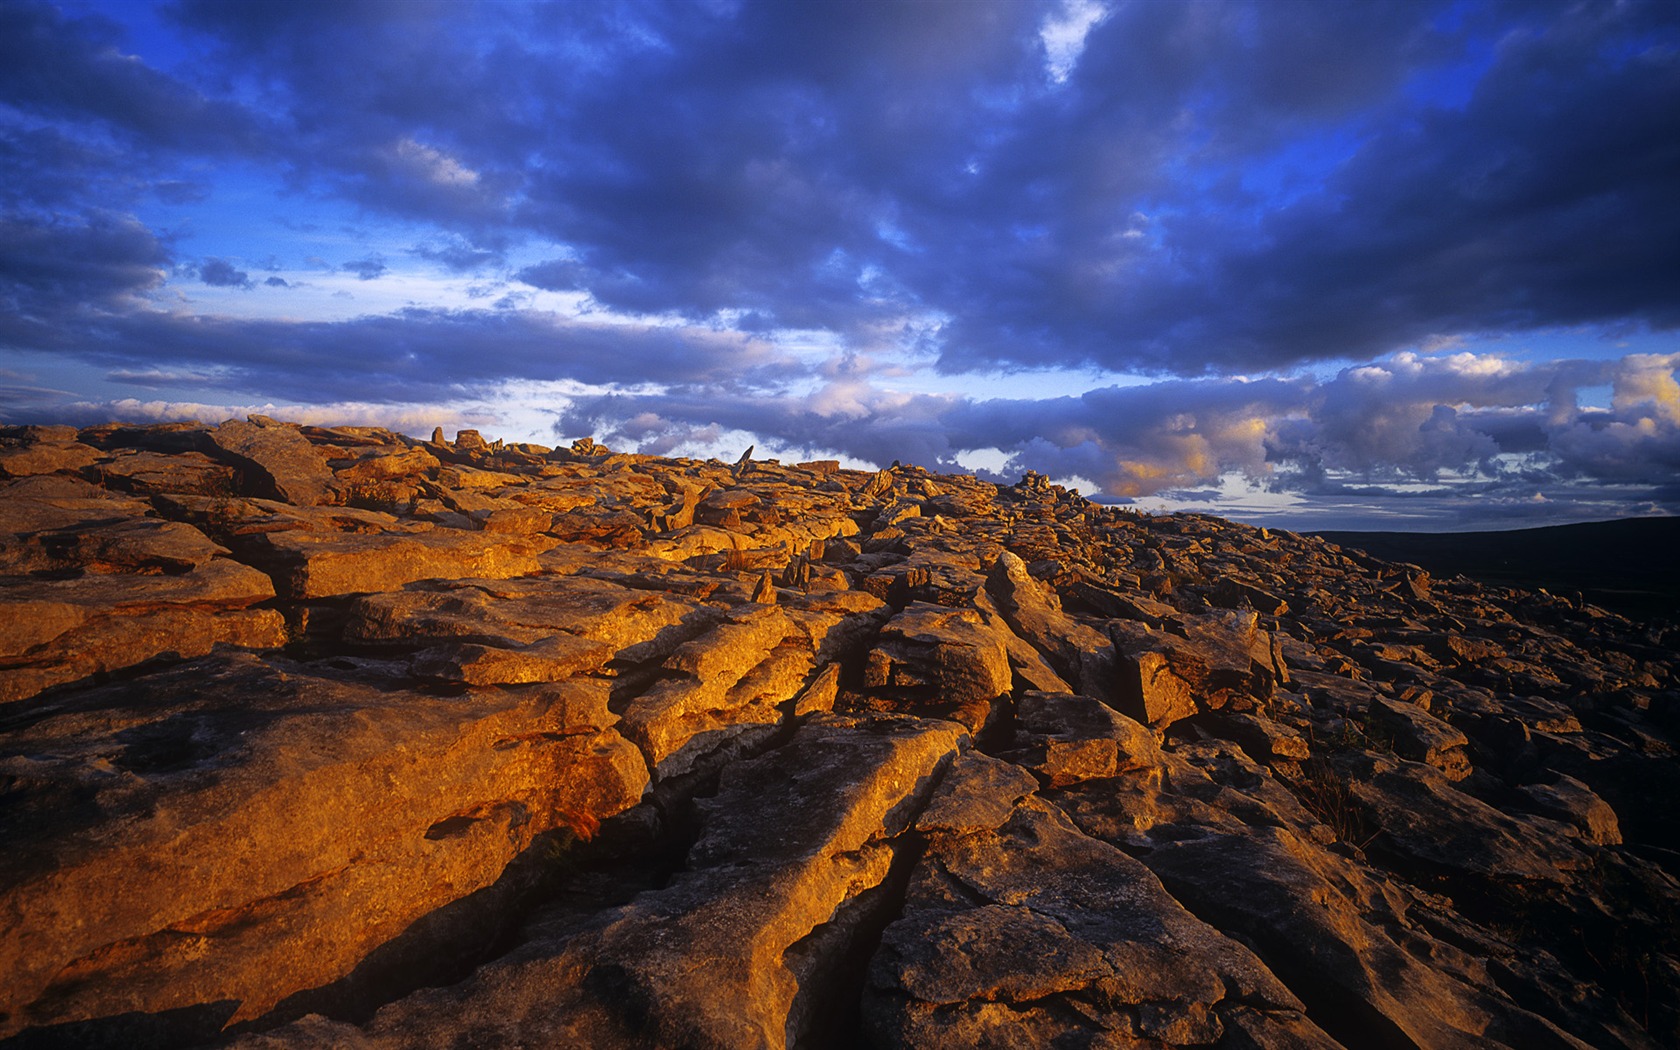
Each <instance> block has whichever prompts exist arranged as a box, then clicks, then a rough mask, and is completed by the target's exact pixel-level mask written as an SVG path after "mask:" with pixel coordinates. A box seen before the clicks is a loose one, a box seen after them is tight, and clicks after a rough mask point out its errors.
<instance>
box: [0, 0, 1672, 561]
mask: <svg viewBox="0 0 1680 1050" xmlns="http://www.w3.org/2000/svg"><path fill="white" fill-rule="evenodd" d="M1676 186H1680V7H1676V5H1674V4H1673V3H1664V2H1658V3H1641V2H1604V3H1581V4H1566V3H1545V4H1522V3H1461V2H1460V3H1429V2H1407V3H1398V4H1384V3H1377V2H1361V3H1333V2H1329V0H1316V2H1289V0H1270V2H1261V3H1237V2H1233V3H1215V2H1201V3H1173V2H1164V0H1152V2H1135V0H1134V2H1123V0H1075V2H1072V3H1067V2H1063V0H1054V2H1051V3H1044V4H1038V3H1028V2H1020V0H1011V2H1003V3H988V2H985V0H919V2H917V0H911V2H906V3H869V2H864V3H858V2H852V3H828V2H810V3H798V4H794V3H781V2H777V3H749V2H735V0H718V2H700V0H696V2H684V3H671V2H660V3H648V4H640V3H610V2H605V0H603V2H594V3H562V4H520V3H513V2H504V3H493V4H469V3H460V2H428V0H414V2H407V3H378V2H361V3H347V2H342V0H339V2H332V3H309V2H301V0H274V2H245V3H210V2H194V0H188V2H179V3H161V4H154V5H145V4H140V3H94V2H81V0H63V2H60V3H56V4H54V3H39V2H34V0H0V418H3V419H5V420H7V421H13V422H24V421H31V422H34V421H60V420H62V421H69V422H76V423H91V422H96V421H103V420H107V419H122V420H153V419H158V420H161V419H177V418H198V419H205V420H208V421H216V420H220V419H224V418H229V417H235V416H240V415H243V414H246V413H249V412H253V411H260V412H264V413H267V414H272V415H279V416H283V417H287V418H293V419H300V420H307V421H313V422H345V423H365V424H378V425H387V426H391V427H394V428H396V429H400V430H404V431H407V432H410V433H419V434H426V433H429V432H430V431H431V428H432V427H433V426H434V425H442V426H444V427H445V428H446V429H452V428H455V427H465V426H473V427H478V428H480V429H482V430H484V431H485V432H486V433H488V434H491V435H493V436H500V437H504V438H507V439H509V440H531V441H537V442H539V443H543V444H549V445H553V444H560V443H563V442H566V441H569V440H571V439H572V438H575V437H580V436H584V435H592V436H594V437H595V438H596V439H597V440H601V441H604V442H605V443H607V444H609V445H611V446H613V447H617V448H625V449H639V450H642V451H648V452H657V453H666V454H678V455H699V456H707V455H721V456H726V457H728V458H730V459H733V458H734V457H735V456H736V455H738V453H739V451H740V449H741V448H743V447H744V446H745V445H746V444H747V443H749V442H750V443H755V444H756V445H757V447H758V450H759V454H760V455H781V456H784V457H788V458H809V457H818V456H824V457H826V456H839V457H841V458H843V459H844V460H846V461H847V462H849V463H852V464H855V465H865V464H883V465H884V464H885V463H888V462H891V461H892V460H894V459H898V460H902V461H905V462H914V463H921V464H924V465H926V466H928V467H931V468H935V469H946V470H972V471H975V472H978V473H981V474H982V475H984V476H994V477H998V478H1000V479H1012V478H1013V477H1014V476H1016V475H1018V474H1019V473H1020V472H1021V471H1023V470H1027V469H1034V470H1038V471H1041V472H1044V473H1047V474H1050V475H1051V476H1053V477H1055V478H1057V479H1059V480H1063V481H1065V482H1067V483H1069V484H1073V485H1077V486H1079V487H1080V488H1081V489H1082V490H1083V491H1085V492H1086V493H1087V494H1091V495H1094V496H1097V497H1098V498H1102V499H1107V500H1114V501H1122V502H1126V501H1130V502H1133V503H1134V504H1135V505H1139V506H1143V507H1146V508H1151V509H1155V508H1187V509H1197V510H1205V511H1210V512H1213V513H1222V514H1228V515H1230V516H1233V517H1238V518H1242V519H1245V520H1251V521H1258V522H1264V523H1268V524H1280V525H1286V526H1291V527H1323V528H1330V527H1377V528H1404V529H1453V528H1468V527H1502V526H1516V525H1527V524H1549V523H1555V522H1560V521H1570V520H1587V519H1598V518H1607V517H1616V516H1623V515H1636V514H1670V513H1674V512H1676V510H1680V384H1677V382H1676V371H1677V369H1680V337H1677V335H1676V325H1677V324H1680V192H1677V191H1676V189H1675V187H1676Z"/></svg>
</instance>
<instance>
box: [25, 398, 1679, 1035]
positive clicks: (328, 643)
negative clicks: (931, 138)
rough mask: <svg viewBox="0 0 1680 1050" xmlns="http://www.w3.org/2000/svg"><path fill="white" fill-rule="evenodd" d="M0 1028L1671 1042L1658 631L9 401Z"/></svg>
mask: <svg viewBox="0 0 1680 1050" xmlns="http://www.w3.org/2000/svg"><path fill="white" fill-rule="evenodd" d="M0 606H3V611H0V836H3V840H4V841H5V842H6V843H7V849H6V850H4V851H3V852H0V977H3V978H4V979H3V980H0V1045H3V1046H18V1047H23V1046H125V1047H144V1046H158V1047H164V1046H169V1047H174V1046H189V1045H233V1046H238V1047H241V1048H245V1050H256V1048H272V1050H279V1048H301V1047H370V1048H371V1047H381V1048H383V1047H425V1046H436V1047H440V1048H442V1047H476V1046H485V1047H488V1046H509V1047H517V1046H530V1047H537V1046H554V1045H580V1046H584V1045H586V1046H591V1047H619V1046H622V1047H643V1046H692V1047H785V1046H795V1047H821V1046H854V1045H871V1046H911V1047H942V1046H950V1047H972V1046H995V1047H1006V1046H1046V1045H1055V1046H1064V1045H1065V1046H1093V1047H1132V1046H1137V1047H1162V1046H1220V1047H1267V1048H1271V1047H1333V1046H1337V1045H1343V1046H1348V1047H1391V1046H1392V1047H1411V1046H1419V1047H1471V1046H1476V1047H1485V1046H1509V1047H1522V1048H1529V1047H1554V1046H1555V1047H1582V1046H1594V1047H1607V1046H1634V1047H1658V1046H1672V1045H1680V1007H1677V1005H1676V1004H1677V1002H1680V1000H1677V997H1676V995H1675V991H1676V989H1680V881H1677V879H1680V811H1676V810H1675V809H1673V808H1671V807H1670V805H1669V802H1671V801H1672V800H1673V799H1675V798H1680V764H1677V762H1676V759H1675V754H1674V745H1675V741H1676V739H1677V735H1680V659H1677V656H1676V644H1675V643H1676V634H1675V633H1674V632H1673V631H1668V632H1667V633H1664V631H1663V630H1662V629H1659V628H1654V627H1648V626H1644V625H1639V624H1635V623H1632V622H1630V621H1627V620H1625V619H1622V618H1620V617H1618V616H1614V615H1610V614H1607V613H1605V612H1603V611H1602V610H1599V609H1597V608H1594V607H1592V606H1590V605H1585V604H1583V603H1581V602H1579V601H1573V600H1570V599H1567V598H1560V597H1556V596H1552V595H1547V594H1545V593H1544V592H1541V593H1525V592H1520V591H1511V590H1504V589H1499V588H1492V587H1484V586H1480V585H1478V584H1475V583H1472V582H1470V581H1468V580H1466V579H1463V578H1454V579H1450V580H1434V579H1431V578H1429V576H1428V575H1427V574H1425V573H1424V572H1422V571H1421V570H1419V569H1417V568H1416V567H1415V566H1407V565H1402V564H1391V563H1387V562H1382V561H1378V560H1376V559H1373V558H1370V557H1367V556H1365V555H1363V554H1361V553H1360V552H1358V551H1355V550H1344V549H1341V548H1338V547H1336V546H1334V545H1332V544H1329V543H1326V542H1324V541H1322V540H1318V539H1314V538H1309V537H1301V536H1296V535H1293V534H1289V533H1282V532H1267V531H1265V530H1260V529H1253V528H1248V527H1245V526H1240V525H1235V524H1232V523H1230V522H1225V521H1221V520H1218V519H1214V518H1209V517H1201V516H1195V515H1173V516H1159V517H1148V516H1138V515H1133V514H1129V513H1125V512H1122V511H1118V510H1116V509H1114V508H1106V507H1101V506H1098V505H1095V504H1092V503H1090V502H1088V501H1086V500H1084V499H1082V498H1080V497H1079V496H1078V494H1077V493H1074V492H1069V491H1067V490H1065V489H1062V488H1060V487H1058V486H1055V485H1051V484H1049V483H1048V482H1047V481H1046V480H1045V479H1043V478H1041V477H1037V476H1035V475H1028V476H1027V478H1025V479H1024V480H1023V481H1022V482H1021V483H1020V484H1018V485H1015V486H1013V487H1006V488H999V487H997V486H994V485H991V484H988V483H985V482H981V481H978V480H976V479H974V478H972V477H966V476H949V475H936V474H931V473H928V472H926V471H923V470H921V469H918V468H914V467H900V468H895V469H893V470H887V471H881V472H878V473H874V474H869V473H863V472H856V471H847V470H841V469H839V467H838V464H835V463H833V462H817V463H805V464H798V465H787V464H782V463H778V462H776V461H774V460H771V461H753V460H750V459H745V458H744V459H743V461H742V462H740V463H738V464H735V465H733V466H731V465H725V464H722V463H718V462H716V461H708V462H697V461H692V460H674V459H660V458H654V457H648V456H640V455H626V454H614V453H611V452H609V451H608V450H606V449H604V448H602V447H600V446H597V445H595V444H594V443H592V442H589V441H587V440H586V441H581V442H578V443H576V444H574V445H573V446H572V447H571V448H570V449H547V448H543V447H540V446H534V445H504V444H502V443H500V442H486V441H484V440H483V438H481V437H480V436H479V435H477V434H476V433H474V432H472V431H462V432H460V433H459V434H457V435H456V437H455V439H454V440H453V441H446V440H445V439H444V437H443V435H442V434H441V433H436V434H434V435H433V438H432V440H430V441H415V440H412V439H408V438H405V437H402V436H399V435H395V434H392V433H389V432H387V431H383V430H377V429H370V428H354V427H344V428H322V427H307V426H304V427H300V426H296V425H291V424H284V423H279V422H276V421H273V420H269V419H264V418H262V417H253V418H251V419H250V420H247V421H243V422H228V423H224V424H222V425H220V426H216V427H208V426H200V425H196V424H175V425H165V426H153V427H127V426H118V425H107V426H100V427H93V428H88V429H83V430H80V431H78V430H74V429H71V428H67V427H12V428H5V429H0Z"/></svg>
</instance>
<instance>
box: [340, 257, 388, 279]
mask: <svg viewBox="0 0 1680 1050" xmlns="http://www.w3.org/2000/svg"><path fill="white" fill-rule="evenodd" d="M339 269H340V270H343V271H344V272H346V273H353V274H355V275H356V280H358V281H371V280H373V279H375V278H377V277H382V276H384V274H385V272H386V270H388V269H389V267H388V266H386V265H385V260H383V259H371V258H370V259H356V260H353V261H351V262H347V263H345V264H344V265H342V266H340V267H339Z"/></svg>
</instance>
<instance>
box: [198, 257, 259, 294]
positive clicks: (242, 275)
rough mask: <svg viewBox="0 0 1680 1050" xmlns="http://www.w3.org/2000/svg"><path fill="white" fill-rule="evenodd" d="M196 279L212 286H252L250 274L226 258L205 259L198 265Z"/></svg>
mask: <svg viewBox="0 0 1680 1050" xmlns="http://www.w3.org/2000/svg"><path fill="white" fill-rule="evenodd" d="M198 279H199V280H201V281H203V282H204V283H205V284H208V285H210V286H211V287H214V288H252V287H255V286H254V285H252V284H251V275H250V274H248V273H246V272H245V271H244V270H240V269H237V268H235V267H234V265H233V264H232V263H230V262H228V261H227V260H226V259H206V260H204V261H203V262H202V263H200V264H199V266H198Z"/></svg>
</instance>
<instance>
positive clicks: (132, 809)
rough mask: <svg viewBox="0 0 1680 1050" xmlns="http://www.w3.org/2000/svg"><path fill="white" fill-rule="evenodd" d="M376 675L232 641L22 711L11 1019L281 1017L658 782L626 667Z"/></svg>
mask: <svg viewBox="0 0 1680 1050" xmlns="http://www.w3.org/2000/svg"><path fill="white" fill-rule="evenodd" d="M378 670H380V669H379V668H377V667H374V668H372V669H370V670H369V671H367V672H365V673H362V674H360V675H358V674H353V673H345V672H342V671H335V670H333V669H331V668H312V667H309V666H305V665H298V664H294V663H290V662H288V661H283V660H277V659H267V660H265V659H262V658H258V657H256V656H252V655H226V656H217V657H211V658H208V659H205V660H202V661H198V662H195V663H191V664H186V665H183V666H181V667H178V668H176V669H174V670H171V671H167V672H163V673H161V674H157V675H153V676H151V677H149V678H147V679H146V680H144V681H143V682H141V683H137V684H129V685H123V686H120V687H106V688H103V689H97V690H91V691H87V692H83V693H74V694H62V695H60V696H59V697H57V698H55V699H54V700H53V701H52V702H51V703H43V704H39V705H37V706H35V707H33V708H31V709H30V710H28V711H27V712H22V713H19V714H15V715H12V716H8V725H7V727H6V728H7V732H6V734H5V738H4V741H5V744H4V751H3V752H0V783H3V784H4V796H3V804H0V815H3V816H0V820H3V821H4V837H5V839H6V842H7V844H8V848H7V850H6V851H5V853H4V855H3V857H0V886H4V887H5V889H4V892H3V895H0V925H3V926H4V928H5V929H6V931H7V933H6V936H5V937H4V938H3V939H0V972H5V973H6V974H8V975H9V979H8V980H7V981H6V982H5V984H4V987H3V988H0V996H3V997H4V998H3V1000H0V1013H3V1014H4V1016H5V1020H4V1021H3V1022H0V1036H4V1035H8V1034H11V1033H13V1032H16V1031H17V1030H18V1029H19V1028H20V1027H22V1026H24V1025H46V1024H59V1023H67V1022H75V1021H84V1020H88V1019H98V1018H114V1017H116V1016H117V1015H122V1014H126V1013H130V1012H134V1011H142V1012H146V1013H155V1012H159V1011H166V1010H171V1009H177V1008H183V1009H184V1008H188V1007H195V1006H199V1005H202V1004H210V1003H230V1004H232V1007H231V1008H230V1012H229V1015H228V1016H227V1018H226V1019H227V1020H243V1019H249V1018H254V1017H258V1016H261V1015H262V1014H264V1013H266V1012H267V1011H269V1010H270V1009H272V1008H274V1007H275V1006H276V1005H277V1004H278V1003H280V1002H281V1001H282V1000H284V999H285V998H286V997H287V996H289V995H292V994H293V993H297V992H302V991H305V990H308V989H313V988H317V987H319V986H323V985H327V984H329V983H331V982H333V981H335V980H338V979H340V978H342V977H344V976H345V975H346V974H348V973H350V972H351V971H352V970H353V969H354V968H355V967H356V966H357V964H358V963H359V962H361V960H362V959H363V958H365V957H366V956H367V955H368V954H369V953H371V952H373V951H374V950H375V949H377V948H379V947H380V946H381V945H382V944H384V943H385V942H387V941H391V940H392V939H393V938H396V937H398V935H400V934H402V933H403V932H404V931H405V929H407V928H408V927H409V926H410V924H412V923H414V922H415V920H417V919H419V918H421V917H422V916H425V915H427V914H429V913H431V912H432V911H434V910H435V909H438V908H440V907H442V906H444V905H447V904H449V903H451V902H452V901H456V900H458V899H460V898H463V897H466V896H467V895H469V894H471V893H473V892H475V891H477V890H480V889H482V888H484V887H486V886H488V885H490V884H491V883H493V882H495V881H496V880H497V879H498V878H499V877H500V876H501V875H502V873H503V870H504V869H505V868H506V866H507V865H508V863H509V861H510V860H511V859H512V858H513V857H514V856H515V855H517V854H518V853H519V852H520V851H521V850H523V849H524V848H525V847H526V846H527V845H528V844H530V843H531V842H532V840H533V839H534V838H535V837H536V836H537V835H539V834H541V833H543V832H545V831H548V830H550V829H554V828H558V827H574V826H575V827H576V828H577V829H579V830H581V831H582V832H583V833H587V831H588V829H589V828H591V827H593V826H594V825H595V824H596V823H597V822H598V821H599V820H600V819H602V818H604V817H606V816H610V815H612V814H613V813H616V812H619V811H621V810H623V809H625V808H627V807H629V806H631V805H633V804H635V803H636V802H637V801H638V799H639V798H640V796H641V793H642V789H643V787H644V786H645V784H646V783H647V773H646V770H645V768H644V767H643V765H642V762H641V759H640V756H639V755H637V753H636V750H635V749H634V748H633V747H631V746H630V745H629V744H627V743H626V742H625V741H624V740H623V739H622V738H621V737H619V736H618V735H617V734H616V733H615V732H613V731H612V729H611V726H612V724H613V722H614V721H615V719H614V718H613V716H612V715H611V714H610V713H609V712H608V711H607V707H606V699H607V690H606V687H605V684H604V683H598V682H596V683H563V684H560V685H553V686H540V687H533V688H529V689H524V690H517V691H508V690H495V691H490V692H485V693H476V694H469V695H467V696H464V697H448V696H429V695H426V694H424V693H419V692H413V691H408V690H404V689H392V688H391V682H390V681H389V680H388V679H385V678H383V677H381V675H380V674H378V673H375V672H377V671H378ZM113 1023H115V1022H113Z"/></svg>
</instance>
